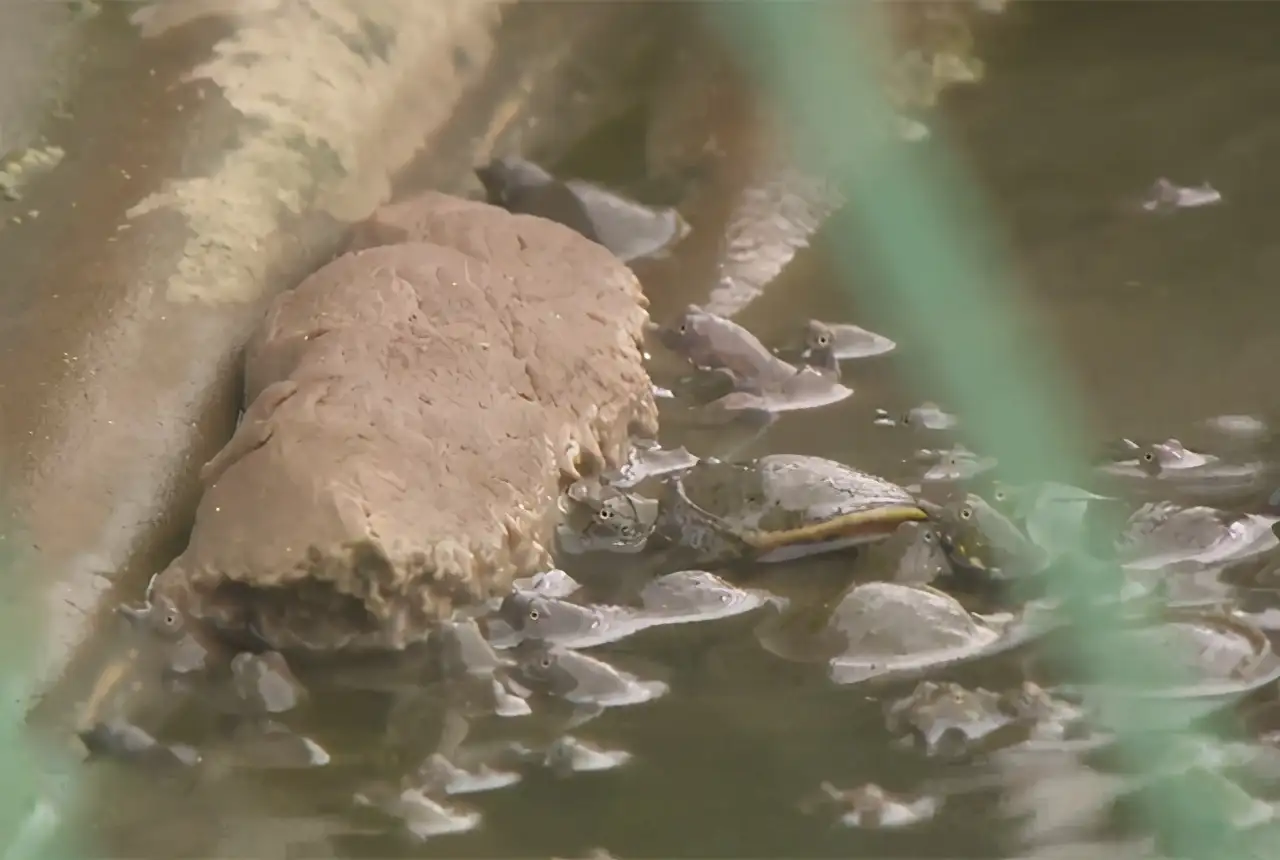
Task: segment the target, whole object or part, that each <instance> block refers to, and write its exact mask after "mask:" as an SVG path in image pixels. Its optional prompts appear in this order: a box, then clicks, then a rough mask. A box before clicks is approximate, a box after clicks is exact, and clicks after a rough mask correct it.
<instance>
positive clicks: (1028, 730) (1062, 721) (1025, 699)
mask: <svg viewBox="0 0 1280 860" xmlns="http://www.w3.org/2000/svg"><path fill="white" fill-rule="evenodd" d="M885 723H886V727H887V728H888V729H889V731H890V732H892V733H893V734H895V735H898V736H900V737H902V738H903V739H904V741H905V742H907V743H910V744H912V745H915V746H917V747H919V748H921V750H922V751H923V752H924V753H925V754H926V755H929V756H935V755H940V756H953V755H964V754H969V753H973V752H976V751H987V752H989V751H991V750H993V749H997V748H1000V747H1005V746H1013V745H1016V744H1022V743H1027V742H1031V743H1036V742H1049V743H1053V742H1060V741H1063V740H1064V739H1066V738H1067V737H1069V736H1073V735H1074V736H1079V735H1081V734H1082V731H1081V730H1082V729H1084V728H1085V726H1084V724H1083V723H1084V713H1083V711H1082V710H1081V709H1080V708H1078V707H1076V706H1075V705H1072V704H1071V703H1069V702H1066V701H1064V700H1062V699H1057V698H1055V697H1053V696H1051V695H1050V694H1049V693H1047V692H1045V691H1044V690H1043V689H1042V688H1041V687H1040V686H1039V685H1037V684H1035V683H1033V682H1031V681H1024V682H1023V683H1022V685H1021V686H1019V687H1015V688H1012V689H1009V690H1005V691H1004V692H1001V693H995V692H992V691H991V690H988V689H986V688H984V687H976V688H972V689H970V688H968V687H964V686H961V685H960V684H956V683H954V682H949V681H944V682H937V681H921V682H920V683H919V684H918V685H916V688H915V689H914V690H913V691H912V692H911V694H910V695H908V696H906V697H905V698H902V699H898V700H897V701H894V702H892V703H890V704H889V705H888V706H886V708H885Z"/></svg>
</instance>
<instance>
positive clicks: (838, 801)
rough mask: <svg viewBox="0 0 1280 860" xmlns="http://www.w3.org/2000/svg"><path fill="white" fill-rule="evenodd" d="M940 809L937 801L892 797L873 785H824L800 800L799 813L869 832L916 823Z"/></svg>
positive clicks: (922, 798)
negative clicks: (833, 819) (829, 818)
mask: <svg viewBox="0 0 1280 860" xmlns="http://www.w3.org/2000/svg"><path fill="white" fill-rule="evenodd" d="M939 806H940V803H939V801H938V799H937V798H933V797H929V796H927V795H926V796H921V797H907V796H906V795H899V794H893V793H892V792H888V791H885V790H884V789H883V788H881V787H880V786H879V785H876V784H875V783H874V782H869V783H867V784H866V785H862V786H859V787H858V788H853V789H841V788H837V787H836V786H835V785H834V784H832V783H830V782H823V783H822V784H821V785H819V786H818V790H817V791H816V792H814V793H813V794H812V795H810V796H809V797H806V798H804V799H803V800H801V801H800V811H801V812H803V813H805V814H807V815H822V814H830V815H834V816H836V818H837V820H838V821H839V822H840V823H841V824H843V825H844V826H845V827H862V828H868V829H873V828H876V829H878V828H893V827H906V826H907V825H911V824H917V823H919V822H921V821H924V820H926V819H928V818H930V817H931V816H932V815H933V814H934V813H935V812H937V811H938V807H939Z"/></svg>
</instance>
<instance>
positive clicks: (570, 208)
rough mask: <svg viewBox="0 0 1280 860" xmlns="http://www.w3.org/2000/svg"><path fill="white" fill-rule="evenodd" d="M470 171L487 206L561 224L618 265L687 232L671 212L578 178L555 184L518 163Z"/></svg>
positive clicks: (506, 161)
mask: <svg viewBox="0 0 1280 860" xmlns="http://www.w3.org/2000/svg"><path fill="white" fill-rule="evenodd" d="M475 172H476V177H477V178H478V179H479V180H480V183H481V184H482V185H483V186H484V189H485V193H486V195H487V196H488V201H489V202H490V203H492V204H494V205H497V206H501V207H503V208H504V209H506V210H507V211H509V212H514V213H517V214H525V215H537V216H539V217H542V218H547V219H550V220H552V221H557V222H559V223H561V224H564V225H565V226H566V227H569V228H570V229H572V230H576V231H577V232H579V233H581V234H582V235H583V236H586V237H587V238H588V239H590V240H591V241H593V242H597V243H599V244H601V245H603V246H605V247H606V248H608V249H609V250H610V251H612V252H613V253H614V254H615V255H616V256H617V257H618V258H619V259H621V260H622V261H623V262H631V261H632V260H637V259H640V258H643V257H651V256H655V255H658V254H661V253H662V252H664V251H665V250H666V249H668V248H670V247H671V246H672V245H674V244H675V243H677V242H679V241H680V240H681V239H683V238H684V237H685V236H686V235H687V234H688V232H689V225H688V224H687V223H686V222H685V220H684V219H683V218H682V217H681V216H680V213H678V212H677V211H676V210H675V209H670V208H654V207H650V206H645V205H643V204H641V203H637V202H636V201H634V200H628V199H627V198H626V197H623V196H622V195H620V194H617V193H616V192H613V191H610V190H608V189H606V188H602V187H600V186H598V185H596V184H594V183H591V182H585V181H583V180H580V179H568V180H560V179H557V178H556V177H555V176H552V175H551V173H550V172H549V171H547V170H546V169H545V168H543V167H541V166H539V165H537V164H534V163H533V162H531V161H526V160H524V159H522V158H515V157H507V158H499V159H495V160H494V161H492V162H490V163H489V164H487V165H485V166H483V167H478V168H476V171H475Z"/></svg>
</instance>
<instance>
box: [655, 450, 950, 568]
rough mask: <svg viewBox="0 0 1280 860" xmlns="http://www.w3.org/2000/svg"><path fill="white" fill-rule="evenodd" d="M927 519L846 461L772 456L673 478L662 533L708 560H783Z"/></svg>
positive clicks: (711, 465) (892, 488) (716, 463)
mask: <svg viewBox="0 0 1280 860" xmlns="http://www.w3.org/2000/svg"><path fill="white" fill-rule="evenodd" d="M923 519H927V514H926V513H925V512H924V510H923V509H922V508H921V507H920V505H919V504H918V503H917V502H916V500H915V498H914V497H913V496H912V495H911V494H910V493H909V492H907V491H906V490H904V489H903V488H902V487H899V486H898V485H897V484H894V483H891V482H889V481H887V480H885V479H884V478H879V477H877V476H875V475H871V474H868V473H866V472H863V471H860V470H858V469H855V468H853V467H852V466H847V465H845V464H843V463H838V462H835V461H834V460H827V459H824V458H822V457H811V456H804V455H799V454H770V455H767V456H764V457H761V458H759V459H757V460H753V461H749V462H743V463H731V462H725V461H721V460H703V461H701V462H699V463H698V464H697V465H696V466H694V467H693V468H691V469H689V470H688V471H687V472H685V473H684V474H683V475H681V476H679V477H677V478H675V479H674V480H672V481H671V482H670V483H669V484H668V485H667V489H666V492H665V493H664V494H663V497H662V505H661V509H660V512H659V515H658V524H659V531H660V532H661V533H662V534H663V535H664V536H665V537H666V538H667V539H669V540H671V541H673V542H675V543H677V544H679V545H681V546H685V547H688V548H691V549H693V550H694V551H695V552H696V553H697V555H698V556H699V557H700V558H701V559H702V560H703V563H713V562H728V561H733V560H738V559H748V560H753V561H782V560H785V559H790V558H798V557H801V556H805V555H813V554H816V553H820V552H828V551H831V550H835V549H840V548H844V547H849V546H854V545H857V544H863V543H869V542H872V541H877V540H880V539H882V538H885V537H887V536H888V535H890V534H892V533H893V531H894V529H896V528H897V527H898V526H899V525H900V524H901V523H904V522H909V521H912V520H923Z"/></svg>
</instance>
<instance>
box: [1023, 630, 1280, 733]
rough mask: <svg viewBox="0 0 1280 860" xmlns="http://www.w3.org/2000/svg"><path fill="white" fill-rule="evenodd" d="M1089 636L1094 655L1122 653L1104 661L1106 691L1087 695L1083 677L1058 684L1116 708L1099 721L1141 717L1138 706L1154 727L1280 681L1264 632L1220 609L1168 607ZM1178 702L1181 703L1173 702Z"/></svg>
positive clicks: (1279, 667)
mask: <svg viewBox="0 0 1280 860" xmlns="http://www.w3.org/2000/svg"><path fill="white" fill-rule="evenodd" d="M1060 635H1066V636H1071V635H1075V636H1078V635H1079V631H1070V630H1063V631H1061V632H1060ZM1089 635H1090V637H1091V642H1090V650H1091V651H1092V652H1093V653H1108V654H1116V655H1123V657H1124V659H1117V660H1115V661H1114V662H1112V663H1110V664H1109V665H1108V675H1109V677H1107V678H1105V679H1099V680H1103V681H1104V684H1105V688H1106V689H1105V695H1101V696H1097V697H1095V696H1092V695H1089V694H1090V692H1093V693H1097V692H1099V691H1098V690H1097V689H1092V690H1091V688H1093V687H1094V684H1093V683H1088V682H1086V683H1081V684H1066V685H1063V686H1062V687H1060V689H1063V690H1074V691H1075V692H1076V693H1077V694H1079V695H1080V696H1081V698H1088V699H1089V700H1091V701H1095V700H1096V701H1097V702H1099V703H1105V704H1106V705H1107V706H1108V707H1113V706H1114V707H1116V708H1118V709H1119V713H1118V714H1111V713H1110V712H1108V713H1105V714H1100V715H1099V722H1100V723H1101V724H1112V725H1114V724H1116V720H1117V719H1121V720H1129V719H1139V717H1137V716H1135V712H1136V711H1140V712H1141V713H1142V714H1144V715H1145V716H1146V717H1147V718H1149V719H1150V720H1151V723H1152V725H1168V724H1170V723H1173V724H1179V725H1180V724H1182V723H1184V722H1186V721H1189V720H1192V719H1196V718H1198V717H1199V716H1202V715H1203V714H1205V713H1206V712H1210V711H1213V710H1216V709H1218V708H1222V707H1225V706H1227V705H1230V704H1232V703H1233V702H1235V701H1237V700H1238V699H1240V698H1242V697H1244V696H1246V695H1248V694H1249V693H1251V692H1254V691H1256V690H1259V689H1261V688H1262V687H1264V686H1266V685H1268V684H1272V683H1274V682H1275V681H1276V679H1277V678H1280V658H1277V656H1276V653H1275V651H1274V650H1273V649H1272V646H1271V642H1270V640H1269V639H1268V638H1267V636H1266V634H1265V633H1263V632H1262V631H1261V630H1259V629H1258V628H1256V627H1254V626H1253V625H1252V624H1249V623H1247V622H1245V621H1244V620H1242V619H1241V618H1239V617H1234V616H1232V615H1228V614H1225V613H1222V612H1218V611H1212V610H1204V611H1199V610H1188V609H1166V610H1164V611H1163V612H1160V613H1158V614H1156V615H1155V616H1153V617H1147V618H1133V619H1131V620H1128V621H1126V622H1125V623H1123V624H1120V625H1118V626H1107V627H1105V628H1098V629H1094V630H1091V631H1090V632H1089ZM1045 653H1046V654H1050V653H1054V652H1053V651H1052V650H1048V651H1046V652H1045ZM1064 668H1065V667H1064ZM1081 680H1083V679H1081ZM1179 701H1181V702H1182V703H1183V704H1184V705H1185V707H1182V706H1176V704H1175V703H1177V702H1179ZM1144 704H1146V705H1148V707H1146V708H1143V707H1142V706H1143V705H1144Z"/></svg>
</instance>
